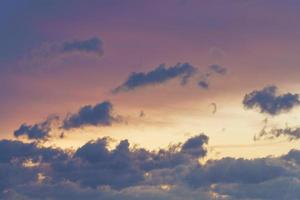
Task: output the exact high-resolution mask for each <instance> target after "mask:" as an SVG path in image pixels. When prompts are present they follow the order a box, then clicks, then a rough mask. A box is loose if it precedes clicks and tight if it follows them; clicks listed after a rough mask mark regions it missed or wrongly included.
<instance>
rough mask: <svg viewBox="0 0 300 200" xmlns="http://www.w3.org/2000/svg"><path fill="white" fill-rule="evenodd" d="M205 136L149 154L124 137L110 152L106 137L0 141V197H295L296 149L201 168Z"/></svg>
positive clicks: (238, 199) (234, 199) (243, 199)
mask: <svg viewBox="0 0 300 200" xmlns="http://www.w3.org/2000/svg"><path fill="white" fill-rule="evenodd" d="M207 141H208V138H207V136H205V135H198V136H195V137H192V138H190V139H188V140H187V141H186V142H184V143H183V144H178V145H173V146H171V147H170V148H168V149H160V150H159V151H148V150H146V149H143V148H137V147H134V148H130V146H131V145H130V144H129V142H128V141H127V140H123V141H121V142H120V143H119V144H118V145H117V146H116V147H115V148H113V149H111V148H109V146H110V139H109V138H102V139H98V140H96V141H90V142H88V143H86V144H85V145H83V146H82V147H80V148H79V149H77V150H76V151H75V152H68V153H67V152H64V151H63V150H60V149H55V148H51V147H50V148H46V147H38V146H37V144H35V143H27V144H25V143H22V142H19V141H10V140H2V141H0V151H1V152H3V153H2V154H1V155H0V198H1V199H38V200H39V199H44V198H45V197H47V198H49V199H95V200H100V199H111V200H117V199H124V200H127V199H128V200H134V199H141V198H142V199H146V200H150V199H161V200H163V199H170V200H181V199H187V200H197V199H199V198H201V199H204V200H210V199H230V200H249V199H262V200H268V199H274V200H281V199H297V198H298V197H299V188H300V184H299V181H300V176H299V170H300V153H299V151H298V150H292V151H290V152H289V153H288V154H286V155H284V156H281V157H266V158H259V159H249V160H248V159H235V158H223V159H220V160H210V161H208V162H207V163H206V164H203V165H201V164H199V163H198V158H199V157H198V156H200V157H201V156H204V155H205V154H206V150H205V144H206V143H207ZM196 149H198V150H199V151H194V150H196ZM191 150H192V151H191ZM194 152H201V153H200V154H199V153H196V154H195V153H194ZM202 152H203V153H202ZM28 160H31V161H32V162H34V163H37V164H36V165H35V166H32V167H26V166H25V165H24V162H26V161H28ZM41 177H43V178H41ZM278 190H279V191H278Z"/></svg>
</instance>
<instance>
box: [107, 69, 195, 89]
mask: <svg viewBox="0 0 300 200" xmlns="http://www.w3.org/2000/svg"><path fill="white" fill-rule="evenodd" d="M196 72H197V70H196V68H195V67H193V66H192V65H190V64H189V63H183V64H181V63H178V64H176V65H175V66H171V67H166V66H165V65H164V64H161V65H160V66H158V67H157V68H155V69H154V70H152V71H149V72H146V73H144V72H133V73H132V74H131V75H130V76H129V77H128V79H127V80H126V81H125V82H124V83H122V84H121V85H120V86H118V87H117V88H115V89H114V90H113V91H112V92H113V93H118V92H127V91H131V90H134V89H137V88H140V87H144V86H147V85H156V84H162V83H164V82H167V81H169V80H171V79H175V78H180V79H181V85H185V84H186V83H187V82H188V80H189V78H191V77H192V76H193V75H194V74H195V73H196Z"/></svg>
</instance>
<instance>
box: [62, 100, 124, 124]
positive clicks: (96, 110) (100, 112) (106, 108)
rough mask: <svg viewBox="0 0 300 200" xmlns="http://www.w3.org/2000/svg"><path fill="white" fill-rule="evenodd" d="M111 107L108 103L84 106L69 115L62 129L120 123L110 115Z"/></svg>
mask: <svg viewBox="0 0 300 200" xmlns="http://www.w3.org/2000/svg"><path fill="white" fill-rule="evenodd" d="M112 110H113V105H112V104H111V103H110V102H109V101H104V102H102V103H99V104H96V105H95V106H93V105H86V106H83V107H82V108H80V109H79V111H78V112H77V113H74V114H69V115H68V116H67V117H66V118H65V119H64V121H63V125H62V128H63V129H67V130H68V129H72V128H80V127H83V126H88V125H89V126H110V125H111V124H112V123H113V122H117V121H120V119H119V118H118V117H115V116H113V114H112Z"/></svg>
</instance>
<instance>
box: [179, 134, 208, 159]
mask: <svg viewBox="0 0 300 200" xmlns="http://www.w3.org/2000/svg"><path fill="white" fill-rule="evenodd" d="M207 143H208V137H207V136H206V135H203V134H201V135H198V136H195V137H192V138H190V139H188V140H187V141H186V142H185V143H184V144H183V145H182V148H181V151H182V152H186V153H188V154H191V155H194V156H197V157H204V156H205V155H206V150H205V149H203V148H200V147H202V146H203V145H204V144H207Z"/></svg>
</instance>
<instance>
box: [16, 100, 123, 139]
mask: <svg viewBox="0 0 300 200" xmlns="http://www.w3.org/2000/svg"><path fill="white" fill-rule="evenodd" d="M121 121H122V117H121V116H119V115H114V114H113V105H112V103H111V102H109V101H103V102H101V103H98V104H96V105H86V106H83V107H82V108H80V109H79V110H78V112H76V113H72V114H68V115H67V116H66V117H65V118H64V119H63V120H60V119H59V117H58V116H56V115H52V116H49V117H48V118H47V119H46V120H45V121H42V122H40V123H37V124H34V125H27V124H22V125H21V126H20V127H19V128H18V129H17V130H15V131H14V136H15V137H20V136H25V137H27V138H28V139H31V140H40V141H43V140H47V139H49V138H51V137H52V136H53V135H51V131H53V130H59V131H65V130H69V129H75V128H83V127H86V126H111V125H112V124H113V123H118V122H121ZM61 137H63V134H62V135H61Z"/></svg>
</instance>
